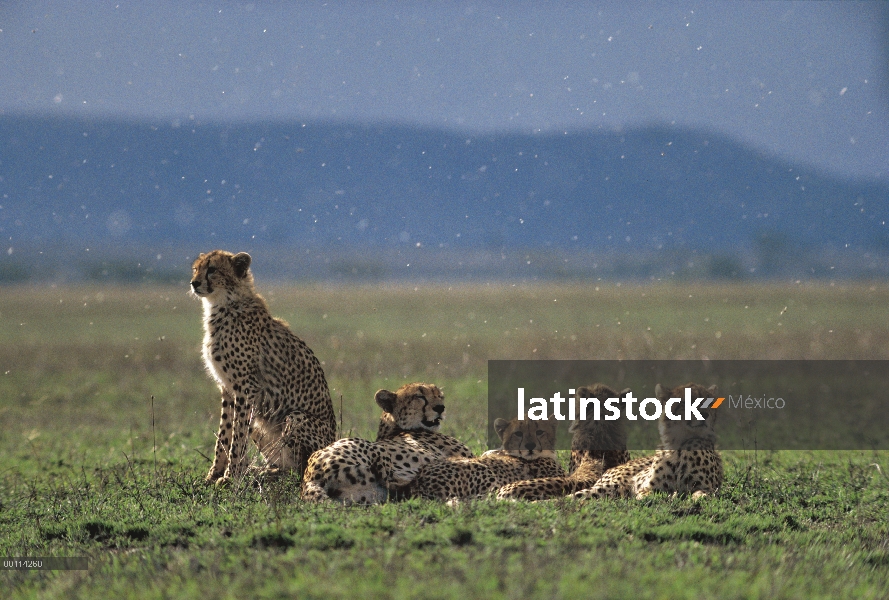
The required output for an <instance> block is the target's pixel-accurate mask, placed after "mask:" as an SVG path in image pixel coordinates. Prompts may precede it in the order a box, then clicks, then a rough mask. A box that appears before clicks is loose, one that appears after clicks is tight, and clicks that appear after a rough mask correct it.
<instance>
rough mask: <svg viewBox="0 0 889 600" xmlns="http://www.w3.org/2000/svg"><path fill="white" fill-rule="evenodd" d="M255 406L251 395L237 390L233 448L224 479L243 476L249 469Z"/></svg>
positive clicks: (233, 418) (233, 423)
mask: <svg viewBox="0 0 889 600" xmlns="http://www.w3.org/2000/svg"><path fill="white" fill-rule="evenodd" d="M253 406H254V403H253V402H252V401H251V398H250V396H248V395H247V394H245V393H243V392H240V393H238V392H235V403H234V414H233V415H232V440H231V450H230V451H229V456H228V466H227V467H226V469H225V473H224V474H223V476H222V481H225V480H229V479H232V478H238V477H241V476H243V475H244V473H245V472H246V471H247V441H248V440H249V438H250V418H251V416H252V415H251V413H252V411H253ZM217 483H219V481H217Z"/></svg>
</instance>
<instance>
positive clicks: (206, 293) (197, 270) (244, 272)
mask: <svg viewBox="0 0 889 600" xmlns="http://www.w3.org/2000/svg"><path fill="white" fill-rule="evenodd" d="M250 260H251V259H250V255H249V254H247V253H246V252H239V253H238V254H232V253H231V252H226V251H225V250H213V251H212V252H207V253H206V254H201V255H200V256H198V257H197V259H196V260H195V261H194V264H192V265H191V269H192V276H191V293H192V294H194V295H195V296H198V297H199V298H213V297H214V296H216V295H217V294H220V293H223V294H224V293H225V292H227V291H232V290H235V289H237V288H239V287H242V286H247V287H248V288H251V289H252V287H253V274H252V273H251V272H250Z"/></svg>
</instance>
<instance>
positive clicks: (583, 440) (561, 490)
mask: <svg viewBox="0 0 889 600" xmlns="http://www.w3.org/2000/svg"><path fill="white" fill-rule="evenodd" d="M629 392H630V389H629V388H627V389H625V390H623V391H622V392H620V393H617V392H615V391H614V390H613V389H611V388H610V387H608V386H607V385H603V384H601V383H597V384H595V385H593V386H592V387H581V388H578V389H577V396H578V397H579V398H598V399H599V400H601V401H603V402H604V401H605V400H608V399H609V398H618V397H623V396H625V395H626V394H627V393H629ZM568 431H570V432H571V433H572V434H574V437H572V439H571V462H570V463H569V465H568V473H569V474H568V476H567V477H546V478H541V479H528V480H525V481H516V482H515V483H510V484H509V485H505V486H503V487H501V488H500V491H498V492H497V499H498V500H546V499H548V498H560V497H563V496H566V495H568V494H573V493H574V492H576V491H578V490H583V489H586V488H588V487H592V486H593V485H595V483H596V481H598V480H599V477H601V476H602V473H604V472H605V471H606V470H608V469H611V468H613V467H616V466H617V465H621V464H623V463H625V462H627V461H628V460H630V454H629V452H627V434H626V431H625V430H624V426H623V422H622V421H620V420H618V421H605V420H601V421H594V420H592V419H588V420H583V421H580V420H578V421H574V423H572V424H571V428H570V429H569V430H568Z"/></svg>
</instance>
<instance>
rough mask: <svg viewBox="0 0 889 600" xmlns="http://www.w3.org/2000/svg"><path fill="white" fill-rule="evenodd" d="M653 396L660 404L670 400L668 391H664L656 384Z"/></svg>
mask: <svg viewBox="0 0 889 600" xmlns="http://www.w3.org/2000/svg"><path fill="white" fill-rule="evenodd" d="M654 395H655V397H656V398H657V399H658V400H660V401H661V402H666V401H667V400H669V399H670V390H665V389H664V387H663V386H662V385H661V384H657V385H656V386H654Z"/></svg>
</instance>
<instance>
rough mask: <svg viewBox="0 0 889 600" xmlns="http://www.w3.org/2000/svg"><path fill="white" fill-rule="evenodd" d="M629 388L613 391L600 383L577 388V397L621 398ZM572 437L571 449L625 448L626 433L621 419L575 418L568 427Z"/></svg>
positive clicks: (604, 399) (602, 399) (602, 400)
mask: <svg viewBox="0 0 889 600" xmlns="http://www.w3.org/2000/svg"><path fill="white" fill-rule="evenodd" d="M630 391H631V390H630V388H626V389H624V390H621V391H620V392H615V391H614V390H613V389H611V388H610V387H608V386H607V385H605V384H602V383H596V384H593V385H592V386H589V387H587V386H583V387H579V388H577V397H578V398H598V399H599V400H600V401H601V402H603V403H604V402H605V401H606V400H608V399H609V398H623V397H624V396H626V395H627V394H628V393H630ZM568 431H569V432H571V433H572V434H573V435H574V437H573V438H572V439H571V448H572V449H573V450H603V451H605V450H626V449H627V433H626V430H625V429H624V423H623V419H618V420H616V421H605V420H599V421H597V420H595V419H584V420H580V419H578V420H576V421H574V422H573V423H571V427H569V428H568Z"/></svg>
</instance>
